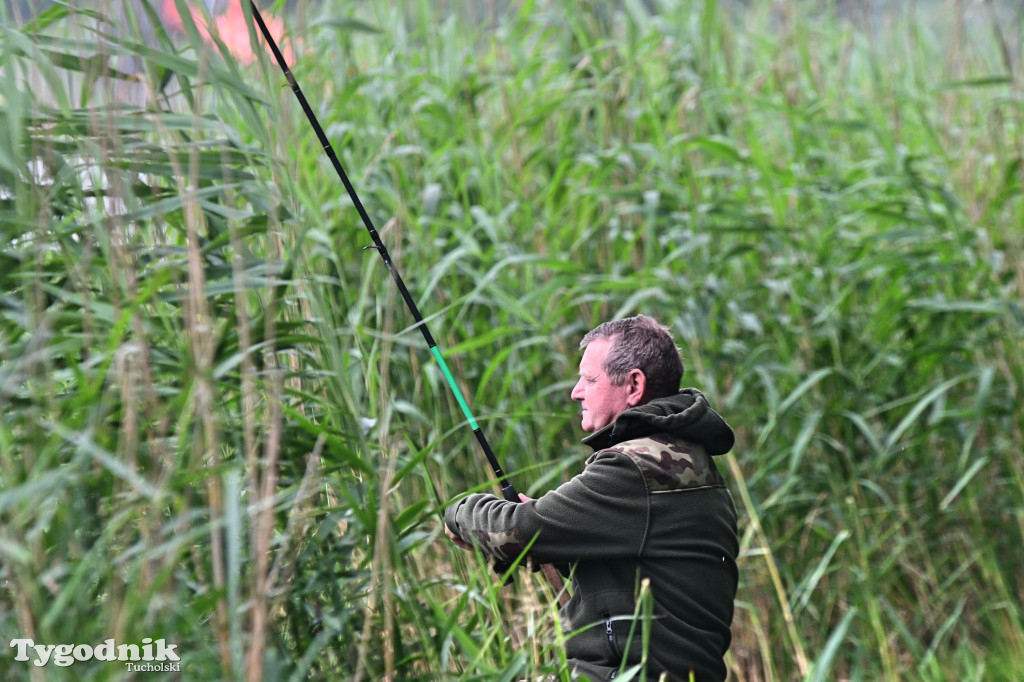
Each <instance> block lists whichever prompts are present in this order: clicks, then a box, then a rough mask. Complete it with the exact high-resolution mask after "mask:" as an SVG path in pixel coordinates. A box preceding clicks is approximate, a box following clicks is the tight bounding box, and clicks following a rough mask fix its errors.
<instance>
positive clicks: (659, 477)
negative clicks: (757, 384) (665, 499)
mask: <svg viewBox="0 0 1024 682" xmlns="http://www.w3.org/2000/svg"><path fill="white" fill-rule="evenodd" d="M610 449H611V450H614V451H616V452H621V453H623V454H624V455H626V456H628V457H629V458H630V459H632V460H633V461H634V462H635V463H636V465H637V467H638V468H639V469H640V473H641V474H642V475H643V477H644V482H645V483H646V484H647V489H648V490H650V491H651V492H652V493H671V492H677V491H680V490H692V489H694V488H704V487H707V486H720V485H724V484H725V482H724V481H723V479H722V476H721V474H719V473H718V467H716V466H715V464H714V462H712V461H711V457H709V456H708V454H707V453H706V452H705V451H704V448H702V447H700V446H699V445H694V444H692V443H687V442H686V441H683V440H680V439H677V438H672V437H671V436H666V435H657V436H651V437H648V438H636V439H634V440H628V441H625V442H623V443H619V444H618V445H616V446H615V447H614V448H610Z"/></svg>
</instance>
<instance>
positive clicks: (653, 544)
mask: <svg viewBox="0 0 1024 682" xmlns="http://www.w3.org/2000/svg"><path fill="white" fill-rule="evenodd" d="M583 442H584V443H585V444H587V445H589V446H590V447H592V448H593V449H594V450H596V452H594V454H593V455H591V456H590V457H589V458H588V459H587V460H586V464H585V466H584V469H583V471H582V473H580V474H578V475H577V476H575V477H574V478H572V480H570V481H569V482H567V483H565V484H563V485H561V486H559V487H558V488H557V489H555V490H553V491H551V492H549V493H547V494H545V495H544V496H542V497H540V498H538V499H536V500H532V501H530V502H525V503H522V504H516V503H512V502H507V501H505V500H502V499H500V498H498V497H495V496H494V495H488V494H482V493H478V494H474V495H470V496H469V497H466V498H465V499H463V500H460V501H458V502H456V503H454V504H452V505H451V506H449V507H448V508H447V509H446V510H445V523H446V524H447V525H448V527H449V528H450V529H452V531H454V532H455V533H456V534H457V535H458V536H459V537H460V538H462V539H463V540H464V541H466V542H470V543H472V544H474V545H476V546H478V547H479V548H480V549H481V550H483V551H485V552H487V553H489V554H491V555H493V556H495V557H497V558H498V559H499V560H502V561H506V562H507V561H512V560H514V559H515V558H516V557H518V556H520V555H521V554H522V552H523V551H524V549H525V548H526V547H527V546H528V545H529V554H528V556H529V557H530V558H531V559H532V560H533V561H535V562H538V563H554V564H572V566H573V568H572V572H571V576H572V598H571V599H570V600H569V602H568V603H567V604H566V605H565V606H564V607H563V609H562V619H563V629H564V630H565V631H566V632H567V633H574V632H575V633H576V634H573V635H572V636H571V637H570V638H569V640H568V642H567V645H566V653H567V656H568V658H569V665H570V669H571V670H574V671H575V673H576V675H577V676H578V677H579V678H582V679H590V680H608V679H613V678H614V677H615V676H616V674H617V672H618V671H619V670H620V668H628V667H629V666H631V665H633V664H636V663H638V662H639V661H640V660H641V654H642V649H641V642H642V629H643V626H642V621H640V620H637V622H636V626H635V628H634V630H633V637H632V639H630V638H629V633H630V629H631V627H632V626H633V617H634V614H635V613H636V612H637V599H636V595H637V593H638V586H639V585H640V584H641V581H642V580H644V579H647V580H649V586H650V594H651V597H652V606H653V614H654V618H653V619H652V621H651V626H650V633H649V635H650V640H649V646H648V658H647V669H646V672H647V679H648V680H656V679H657V678H658V675H659V674H661V673H662V672H667V673H668V679H669V680H672V681H674V680H681V681H682V680H689V679H690V673H691V672H692V673H693V675H694V679H696V680H698V681H701V682H703V681H716V682H717V681H721V680H724V679H725V677H726V667H725V663H724V660H723V657H724V655H725V652H726V650H727V649H728V648H729V644H730V641H731V633H730V625H731V623H732V616H733V600H734V598H735V596H736V584H737V570H736V555H737V553H738V551H739V544H738V541H737V537H736V509H735V507H734V506H733V502H732V497H731V496H730V494H729V491H728V489H727V488H726V487H725V483H724V482H723V480H722V477H721V475H720V474H719V473H718V469H717V468H716V467H715V464H714V462H713V461H712V457H713V456H715V455H721V454H724V453H726V452H728V451H729V450H730V449H732V446H733V442H734V436H733V431H732V429H731V428H730V427H729V425H728V424H726V422H725V421H724V420H723V419H722V417H721V416H719V415H718V413H716V412H715V411H714V410H712V409H711V407H710V406H709V405H708V402H707V399H706V398H705V397H704V395H703V394H701V393H700V392H699V391H697V390H696V389H684V390H682V391H680V392H679V393H678V394H677V395H675V396H671V397H667V398H659V399H657V400H652V401H650V402H648V403H646V404H644V405H641V406H638V407H635V408H631V409H629V410H626V411H625V412H623V413H622V414H620V415H619V416H618V418H617V419H616V420H615V422H614V423H612V424H609V425H608V426H606V427H605V428H603V429H601V430H599V431H597V432H595V433H593V434H592V435H590V436H589V437H587V438H586V439H585V440H584V441H583ZM531 540H533V544H532V545H530V542H531ZM577 631H579V632H577Z"/></svg>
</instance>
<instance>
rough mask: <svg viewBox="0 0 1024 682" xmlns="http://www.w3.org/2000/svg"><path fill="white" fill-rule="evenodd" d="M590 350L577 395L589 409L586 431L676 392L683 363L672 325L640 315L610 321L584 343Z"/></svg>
mask: <svg viewBox="0 0 1024 682" xmlns="http://www.w3.org/2000/svg"><path fill="white" fill-rule="evenodd" d="M580 348H581V349H585V350H584V352H583V359H582V360H581V361H580V379H579V381H578V382H576V386H575V387H574V388H573V389H572V399H573V400H576V401H579V403H580V406H581V407H582V408H583V430H584V431H589V432H594V431H597V430H599V429H602V428H604V427H605V426H607V425H608V424H611V423H612V422H613V421H615V418H616V417H618V416H619V414H621V413H622V412H624V411H625V410H627V409H629V408H630V407H636V406H637V405H643V404H644V403H646V402H648V401H651V400H654V399H655V398H662V397H665V396H669V395H675V394H676V393H677V392H678V391H679V382H680V381H681V380H682V378H683V361H682V358H681V357H680V356H679V349H678V348H676V344H675V341H673V340H672V334H671V333H670V332H669V330H668V327H665V326H664V325H662V324H659V323H658V322H657V321H656V320H654V319H653V318H650V317H647V316H645V315H637V316H636V317H629V318H626V319H622V320H613V321H611V322H605V323H604V324H602V325H600V326H598V327H596V328H595V329H593V330H592V331H590V332H589V333H588V334H587V335H586V336H584V337H583V340H582V341H580Z"/></svg>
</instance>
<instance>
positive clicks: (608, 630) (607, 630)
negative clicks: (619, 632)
mask: <svg viewBox="0 0 1024 682" xmlns="http://www.w3.org/2000/svg"><path fill="white" fill-rule="evenodd" d="M604 634H605V635H607V636H608V646H610V647H611V649H612V656H614V657H615V658H616V659H621V658H622V654H621V653H620V652H619V646H618V645H617V644H616V643H615V631H614V630H612V616H611V614H610V613H609V614H607V615H605V620H604Z"/></svg>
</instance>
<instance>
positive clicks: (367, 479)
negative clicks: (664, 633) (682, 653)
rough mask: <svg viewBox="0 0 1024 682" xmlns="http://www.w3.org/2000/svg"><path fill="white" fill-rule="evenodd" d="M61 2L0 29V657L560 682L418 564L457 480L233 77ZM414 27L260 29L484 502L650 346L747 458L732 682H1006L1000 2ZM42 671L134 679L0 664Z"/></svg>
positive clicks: (648, 7)
mask: <svg viewBox="0 0 1024 682" xmlns="http://www.w3.org/2000/svg"><path fill="white" fill-rule="evenodd" d="M74 4H75V5H76V7H77V8H72V7H67V6H61V5H56V6H54V7H52V8H51V9H49V10H47V11H46V12H45V13H43V14H42V15H40V16H39V17H37V18H36V19H35V20H34V21H32V22H30V23H28V24H23V23H22V24H19V23H17V22H14V21H12V20H11V19H12V18H10V17H8V18H5V20H4V22H3V26H2V27H0V31H2V33H3V39H2V42H0V73H2V78H0V232H2V234H0V408H2V413H3V420H2V424H0V590H2V591H0V649H4V648H5V647H6V646H7V643H8V642H10V641H11V640H13V639H16V638H25V637H27V638H31V639H33V640H34V641H35V642H37V643H48V644H57V643H66V642H75V643H79V644H83V643H84V644H93V645H95V644H98V643H100V642H103V641H104V640H106V639H108V638H113V639H114V640H116V641H117V642H119V643H120V642H141V640H142V639H143V638H145V637H150V638H153V639H158V638H165V639H166V640H167V641H168V642H171V643H174V644H176V645H177V651H178V653H179V654H180V657H181V659H182V660H181V665H182V671H183V672H182V673H181V674H180V675H181V676H183V677H184V678H185V679H194V680H212V679H250V680H260V679H266V680H277V679H280V680H284V679H324V680H338V679H354V680H376V679H395V680H409V679H421V680H437V679H464V680H470V679H474V680H476V679H478V680H488V681H490V680H517V679H523V678H525V679H534V678H536V677H537V676H538V675H541V674H544V673H548V672H555V671H557V670H558V666H557V664H558V656H559V647H558V636H559V635H558V634H557V628H556V625H557V612H556V608H555V606H554V604H553V600H552V598H551V593H550V590H549V589H548V588H547V587H546V586H545V585H544V584H543V582H542V580H541V579H540V577H539V575H540V574H529V573H526V572H523V573H521V574H520V575H519V576H518V577H517V579H516V582H515V584H514V585H513V586H509V587H505V588H501V587H500V586H499V582H498V581H497V580H496V579H495V577H494V576H493V575H492V574H491V571H490V569H489V568H488V567H487V566H485V565H483V564H482V563H479V562H477V561H475V560H474V557H473V556H472V555H469V554H465V553H462V552H460V551H458V550H456V549H453V548H452V546H451V545H450V544H449V543H447V542H446V541H445V540H444V538H443V533H442V526H441V522H440V517H439V511H440V509H441V508H443V506H444V505H445V503H446V502H447V501H448V500H450V499H451V498H452V497H454V496H456V495H457V494H459V493H462V492H463V491H465V490H467V489H471V488H475V489H491V486H492V481H491V478H492V477H491V475H490V473H489V471H488V469H487V467H486V465H485V463H484V462H483V461H482V457H481V455H480V453H479V449H478V447H477V445H476V442H475V440H474V438H473V436H472V434H471V432H470V430H469V429H467V428H466V424H465V420H464V417H463V415H462V413H461V412H460V410H459V408H458V405H457V404H456V402H455V399H454V398H453V397H452V395H451V392H450V391H449V390H448V388H447V386H446V385H445V382H444V380H443V377H442V376H441V373H440V371H439V370H438V369H437V368H436V367H435V365H434V363H433V362H432V360H431V358H430V354H429V353H428V352H427V350H426V348H425V346H424V344H423V341H422V338H421V337H420V335H419V333H418V332H417V331H416V330H415V329H411V328H410V324H411V319H410V317H409V315H408V314H407V312H406V310H405V308H404V307H403V305H402V302H401V299H400V297H399V296H398V294H397V292H396V290H395V286H394V284H393V283H392V281H391V279H390V278H389V277H388V273H387V271H386V269H385V268H384V266H383V264H382V263H381V261H380V259H379V258H378V257H377V255H376V253H375V252H374V251H372V250H370V251H364V250H361V249H362V247H363V246H365V245H366V244H369V243H370V242H369V238H368V236H367V235H366V233H365V231H364V229H363V227H362V225H361V224H360V222H359V220H358V217H357V215H356V213H355V210H354V209H353V208H352V205H351V202H350V200H349V199H348V198H347V196H346V195H345V193H344V191H343V188H342V186H341V185H340V183H339V182H338V180H337V178H336V176H335V175H334V172H333V170H332V169H331V168H330V166H329V164H328V163H327V162H326V157H325V156H324V154H323V150H322V149H321V148H320V145H319V144H318V142H317V140H316V138H315V136H314V135H313V133H312V131H311V130H310V128H309V126H308V125H307V123H306V120H305V118H304V117H303V115H302V112H301V110H300V109H299V108H298V106H297V104H296V102H295V100H294V98H293V97H292V94H291V92H290V90H289V89H288V88H287V87H282V85H283V83H284V79H283V77H282V75H281V73H280V71H278V70H277V69H276V66H275V65H274V63H273V62H272V60H271V59H270V58H269V54H258V55H257V58H256V59H255V60H253V61H251V62H249V61H247V60H246V59H244V58H242V55H241V54H240V53H239V52H238V50H239V49H241V48H239V47H238V43H237V41H235V42H231V43H230V44H229V43H228V42H223V41H219V40H218V39H217V38H216V34H214V38H213V39H212V40H204V32H203V31H200V30H198V29H197V27H196V25H195V23H194V22H193V21H192V20H190V19H189V18H188V17H187V13H186V12H185V11H184V10H185V8H186V3H179V9H180V10H181V11H182V14H185V15H186V16H185V19H184V20H183V21H182V27H183V30H182V32H181V33H180V34H175V33H169V32H168V31H167V30H165V29H164V28H163V27H162V25H161V22H160V20H159V18H158V16H157V14H156V11H155V9H154V8H153V7H150V6H149V5H148V4H145V3H143V4H142V5H141V6H140V7H141V11H140V12H132V11H129V12H127V14H126V16H127V17H128V18H127V20H125V19H122V18H121V17H122V12H123V11H124V9H123V8H122V7H121V6H107V5H102V4H101V5H100V6H96V7H93V8H91V9H85V8H83V7H84V4H79V3H74ZM437 4H438V3H431V2H427V1H425V0H424V1H422V2H411V3H402V4H399V5H397V10H398V11H395V9H396V8H391V7H388V8H385V7H383V3H367V5H366V6H364V5H357V6H353V5H352V4H351V3H342V2H336V1H335V0H327V1H325V2H322V3H304V2H300V3H298V4H297V5H295V6H292V7H290V8H288V12H287V14H285V9H284V8H281V7H278V8H277V12H276V15H277V16H280V17H282V18H283V21H284V27H283V29H282V27H281V26H280V25H277V26H276V28H277V30H279V31H284V33H285V34H286V35H287V37H288V40H287V41H286V43H287V45H288V48H289V49H290V50H291V52H290V54H292V55H293V59H294V71H295V73H296V77H297V79H298V81H299V83H300V84H301V86H302V89H303V91H304V92H305V93H306V96H307V97H308V98H309V99H310V101H311V102H312V104H313V107H314V109H315V111H316V113H317V116H318V117H319V118H320V120H321V122H322V123H323V124H324V126H325V128H326V129H327V134H328V137H329V138H330V139H331V141H332V144H333V147H334V149H335V150H336V152H337V153H338V156H339V157H340V159H341V161H342V163H343V165H344V166H345V167H346V169H348V171H349V173H350V174H351V176H352V180H353V182H354V184H355V185H356V187H357V189H358V191H359V194H360V197H361V199H362V201H363V203H364V204H365V205H366V206H367V209H368V211H369V212H370V215H371V216H372V217H373V220H374V221H375V223H376V225H377V227H378V229H379V231H380V233H381V236H382V239H383V240H384V242H385V243H386V244H387V246H388V249H389V250H390V251H391V255H392V257H393V258H394V259H395V263H396V266H397V267H398V269H399V271H400V272H401V273H402V275H403V277H404V279H405V281H406V283H407V284H408V286H409V288H410V290H411V292H412V295H413V296H414V298H415V299H416V301H417V303H418V305H419V306H420V308H421V310H422V311H423V312H424V314H425V315H426V316H427V318H428V324H429V325H430V328H431V331H432V332H433V334H434V336H435V337H436V338H437V340H438V344H439V347H440V348H441V349H442V351H443V353H444V355H445V357H446V358H447V361H448V363H449V365H451V366H452V368H453V371H454V373H455V375H456V376H457V377H459V380H460V382H461V383H462V386H463V389H464V391H465V393H466V395H467V397H468V400H469V403H470V404H471V405H472V408H473V410H474V412H475V414H476V415H477V417H478V419H479V420H480V422H481V424H482V426H483V429H484V432H485V433H486V434H487V436H488V438H489V440H490V441H491V444H492V445H493V447H494V449H495V450H496V452H497V453H498V454H499V456H500V457H501V459H502V462H503V464H504V466H505V469H506V470H507V471H508V472H509V473H510V475H511V478H512V480H513V482H514V483H515V484H516V485H517V486H518V487H519V488H520V489H521V490H523V491H524V492H527V493H529V494H532V495H537V494H541V493H543V492H544V491H545V490H547V489H549V488H550V487H553V486H554V485H556V484H557V483H558V482H559V481H561V480H563V479H564V478H565V477H568V476H571V475H572V474H573V472H575V471H577V470H578V469H579V466H580V464H581V462H582V459H583V456H584V455H585V452H584V450H583V449H582V448H581V446H579V444H578V439H579V437H580V435H581V434H580V433H579V428H578V419H577V416H576V409H575V408H574V407H573V406H572V405H571V404H570V402H569V399H568V391H569V388H570V387H571V385H572V383H573V381H574V376H573V375H574V374H575V371H576V364H577V362H578V354H577V351H576V344H577V341H578V338H579V337H580V336H581V335H582V333H584V332H585V331H586V330H588V329H589V328H591V327H592V326H593V325H595V324H596V323H598V322H600V321H602V320H604V319H607V318H610V317H615V316H622V315H628V314H635V313H638V312H645V313H648V314H652V315H654V316H656V317H658V318H659V319H661V320H662V321H664V322H665V323H667V324H669V325H671V327H672V328H673V329H674V331H675V333H676V335H677V339H678V341H679V343H680V346H681V348H682V349H683V352H684V358H685V360H686V363H687V377H686V379H685V381H686V384H687V385H692V386H696V387H699V388H700V389H701V390H703V391H705V392H706V393H707V394H708V395H709V396H710V397H711V399H712V402H713V404H715V405H716V406H717V408H718V409H719V410H720V411H721V412H722V413H723V414H724V415H725V416H726V418H727V419H728V420H729V421H730V422H731V423H732V424H733V425H734V427H735V428H736V430H737V433H738V436H739V438H738V445H737V448H736V449H735V451H734V452H733V453H732V454H730V455H727V456H724V457H722V458H720V459H719V466H720V468H721V469H722V471H723V473H724V474H725V475H726V477H727V479H728V480H729V484H730V487H731V489H732V491H733V494H734V497H735V499H736V502H737V507H738V508H739V511H740V515H741V532H742V548H743V554H742V557H741V562H740V568H741V584H740V590H739V595H738V600H737V610H736V618H735V628H734V632H735V638H734V642H733V646H732V649H731V651H730V654H729V658H728V662H729V665H730V669H731V675H732V679H734V680H747V681H750V682H754V681H761V680H778V681H783V680H794V679H808V680H833V679H849V680H880V679H885V680H925V681H937V680H982V679H984V680H1018V679H1021V678H1024V664H1022V663H1021V661H1024V610H1022V606H1021V599H1020V595H1021V594H1022V593H1024V572H1022V571H1021V568H1020V567H1021V566H1022V565H1024V502H1022V500H1024V463H1022V459H1021V454H1022V451H1024V433H1022V425H1024V407H1022V404H1024V400H1022V395H1021V390H1022V386H1024V351H1022V338H1024V306H1022V303H1021V296H1022V293H1024V257H1022V256H1024V254H1022V249H1024V229H1022V226H1024V186H1022V183H1024V64H1022V57H1021V44H1022V40H1021V32H1022V17H1021V14H1020V12H1019V10H1014V9H1006V10H1000V9H999V8H998V7H997V6H996V5H994V4H992V3H969V2H941V3H940V2H934V3H928V2H915V3H910V5H909V8H910V11H908V12H904V13H893V14H888V13H872V12H871V11H870V9H871V7H872V6H873V4H874V3H867V2H865V3H863V7H861V6H859V5H858V4H857V3H854V2H842V3H838V9H837V7H836V6H834V5H833V3H830V2H817V3H812V2H798V1H796V0H794V1H792V2H784V1H781V0H780V1H776V2H763V3H749V7H748V6H747V5H744V4H739V3H736V4H732V3H725V2H715V1H714V0H703V1H698V0H694V1H692V2H691V1H687V0H675V1H671V0H663V1H660V2H652V3H639V2H635V1H632V0H627V1H625V2H623V3H621V7H620V8H618V9H613V8H612V7H610V6H608V5H607V4H606V3H601V2H596V1H591V2H584V3H577V2H571V1H562V0H536V1H535V2H524V3H521V4H518V5H516V6H515V7H513V8H512V9H501V8H498V7H493V6H486V7H485V8H484V10H481V7H480V5H479V4H475V3H468V4H467V6H466V7H461V6H459V5H458V4H456V5H455V6H454V7H452V6H446V9H445V10H438V9H436V7H435V5H437ZM130 9H131V8H130V7H129V10H130ZM471 9H472V10H473V11H470V10H471ZM474 13H475V14H476V16H474ZM16 25H17V26H19V28H15V26H16ZM251 38H252V40H253V44H254V45H259V44H260V43H259V41H258V40H257V37H256V35H255V33H253V34H252V35H251ZM244 45H245V43H244V40H243V41H242V46H243V47H244ZM232 49H234V50H235V52H232ZM256 49H257V52H258V53H259V51H260V49H259V47H257V48H256ZM162 675H163V674H161V673H138V675H137V676H140V677H141V676H144V677H145V678H146V679H164V678H165V677H163V676H162ZM65 677H66V678H69V679H70V678H74V679H77V680H92V679H122V678H124V677H131V674H130V673H127V672H126V671H125V668H124V666H123V664H115V663H104V662H99V661H95V660H92V661H88V662H80V663H76V664H75V665H74V666H73V667H68V668H58V667H55V666H54V665H53V664H52V663H51V664H50V665H49V666H47V667H45V668H38V667H36V666H34V665H31V664H29V663H24V662H16V661H14V660H12V656H11V655H8V652H7V651H0V678H3V679H32V680H43V679H45V680H53V679H64V678H65ZM178 677H179V673H167V674H166V678H167V679H177V678H178ZM625 678H626V677H625V676H624V677H621V678H620V679H625Z"/></svg>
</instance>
